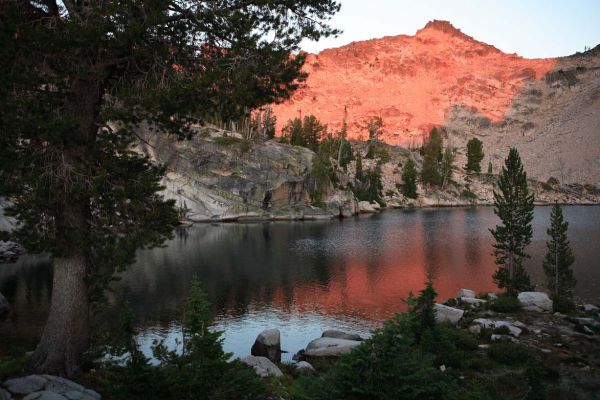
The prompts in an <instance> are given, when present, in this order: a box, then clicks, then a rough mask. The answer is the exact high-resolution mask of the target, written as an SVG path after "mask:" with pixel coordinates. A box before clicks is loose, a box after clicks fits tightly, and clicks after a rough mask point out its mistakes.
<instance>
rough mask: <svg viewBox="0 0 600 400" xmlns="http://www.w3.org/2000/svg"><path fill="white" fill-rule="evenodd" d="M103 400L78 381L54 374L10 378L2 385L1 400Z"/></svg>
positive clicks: (0, 389) (0, 390) (0, 388)
mask: <svg viewBox="0 0 600 400" xmlns="http://www.w3.org/2000/svg"><path fill="white" fill-rule="evenodd" d="M11 399H22V400H101V399H102V396H100V394H98V393H97V392H95V391H94V390H91V389H86V388H85V387H83V386H81V385H80V384H78V383H75V382H73V381H70V380H68V379H65V378H61V377H58V376H53V375H29V376H24V377H20V378H14V379H9V380H7V381H5V382H4V383H3V384H2V385H1V387H0V400H11Z"/></svg>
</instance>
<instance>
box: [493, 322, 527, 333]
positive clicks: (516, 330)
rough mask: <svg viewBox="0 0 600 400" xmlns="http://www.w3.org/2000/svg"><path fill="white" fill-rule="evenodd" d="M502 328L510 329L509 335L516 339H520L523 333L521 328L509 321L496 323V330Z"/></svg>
mask: <svg viewBox="0 0 600 400" xmlns="http://www.w3.org/2000/svg"><path fill="white" fill-rule="evenodd" d="M502 326H506V327H507V328H508V331H509V335H511V336H514V337H519V335H521V332H522V331H523V330H522V329H521V328H519V327H517V326H515V325H514V324H512V323H510V322H508V321H495V323H494V327H495V328H500V327H502Z"/></svg>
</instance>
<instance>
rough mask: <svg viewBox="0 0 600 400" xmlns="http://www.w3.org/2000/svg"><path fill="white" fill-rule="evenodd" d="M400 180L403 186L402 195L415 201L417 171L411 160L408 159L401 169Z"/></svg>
mask: <svg viewBox="0 0 600 400" xmlns="http://www.w3.org/2000/svg"><path fill="white" fill-rule="evenodd" d="M402 180H403V181H404V186H403V187H402V193H403V194H404V196H406V197H408V198H409V199H416V198H417V196H418V194H417V169H416V168H415V163H414V162H413V160H412V159H410V158H409V159H408V161H406V164H404V167H403V168H402Z"/></svg>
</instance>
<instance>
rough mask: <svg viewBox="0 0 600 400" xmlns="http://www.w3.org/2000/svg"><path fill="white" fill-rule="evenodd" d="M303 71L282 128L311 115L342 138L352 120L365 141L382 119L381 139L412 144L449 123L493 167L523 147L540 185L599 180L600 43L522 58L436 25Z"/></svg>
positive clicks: (458, 142) (313, 61)
mask: <svg viewBox="0 0 600 400" xmlns="http://www.w3.org/2000/svg"><path fill="white" fill-rule="evenodd" d="M304 68H305V71H306V72H308V74H309V77H308V79H307V81H306V83H305V84H304V86H303V87H302V88H301V89H299V90H298V91H297V92H295V93H294V95H293V96H292V98H291V99H290V100H289V101H287V102H285V103H282V104H277V105H274V106H273V110H274V112H275V115H276V116H277V119H278V128H279V129H280V128H281V126H282V125H283V124H284V123H285V122H286V121H287V120H289V119H291V118H294V117H296V116H299V115H309V114H314V115H315V116H316V117H317V118H319V119H320V120H321V121H322V122H324V123H326V124H327V125H328V126H329V131H330V132H335V131H337V130H339V128H340V127H341V125H342V121H343V119H344V115H345V114H346V120H347V122H348V132H349V137H350V138H351V139H355V140H364V139H366V138H367V128H366V127H367V124H368V122H369V121H370V120H371V119H372V118H373V117H381V118H382V119H383V123H384V126H383V129H382V136H381V138H382V140H384V141H385V142H387V143H389V144H394V145H402V146H407V147H414V146H418V145H420V144H421V142H422V140H423V137H424V136H425V135H426V134H427V132H428V131H429V130H430V128H431V127H432V126H443V127H446V130H447V132H448V139H449V142H450V143H451V144H452V145H453V146H455V147H463V146H464V145H465V143H466V141H467V140H468V139H469V138H471V137H473V136H478V137H480V139H481V140H483V142H484V145H485V149H486V154H487V155H488V158H486V160H485V164H486V165H487V161H488V160H489V161H490V162H492V164H493V165H494V168H495V169H499V168H500V164H501V163H502V161H503V159H504V157H505V156H506V154H507V153H508V148H509V147H511V146H516V147H517V148H518V149H519V150H520V152H521V155H522V158H523V160H524V164H525V166H526V168H527V170H528V171H529V172H530V175H531V176H532V177H534V178H536V179H539V180H546V179H548V178H549V177H550V176H554V177H556V178H558V179H559V180H561V181H562V182H565V183H573V182H579V183H592V184H598V183H600V47H596V48H595V49H593V50H590V51H588V52H585V53H578V54H576V55H573V56H570V57H563V58H548V59H525V58H523V57H520V56H518V55H516V54H506V53H503V52H502V51H500V50H498V49H497V48H495V47H493V46H490V45H488V44H485V43H482V42H479V41H477V40H475V39H473V38H472V37H470V36H468V35H466V34H464V33H462V32H461V31H460V30H459V29H457V28H455V27H453V26H452V25H451V24H450V23H449V22H445V21H432V22H429V23H428V24H427V25H426V26H425V27H424V28H423V29H421V30H419V31H417V33H416V34H415V35H414V36H406V35H400V36H392V37H384V38H381V39H373V40H367V41H362V42H354V43H351V44H349V45H347V46H343V47H340V48H335V49H328V50H324V51H322V52H321V53H319V54H310V55H308V57H307V62H306V64H305V67H304Z"/></svg>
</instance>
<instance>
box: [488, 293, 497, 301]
mask: <svg viewBox="0 0 600 400" xmlns="http://www.w3.org/2000/svg"><path fill="white" fill-rule="evenodd" d="M487 297H488V300H491V301H494V300H498V295H497V294H496V293H492V292H490V293H488V294H487Z"/></svg>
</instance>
